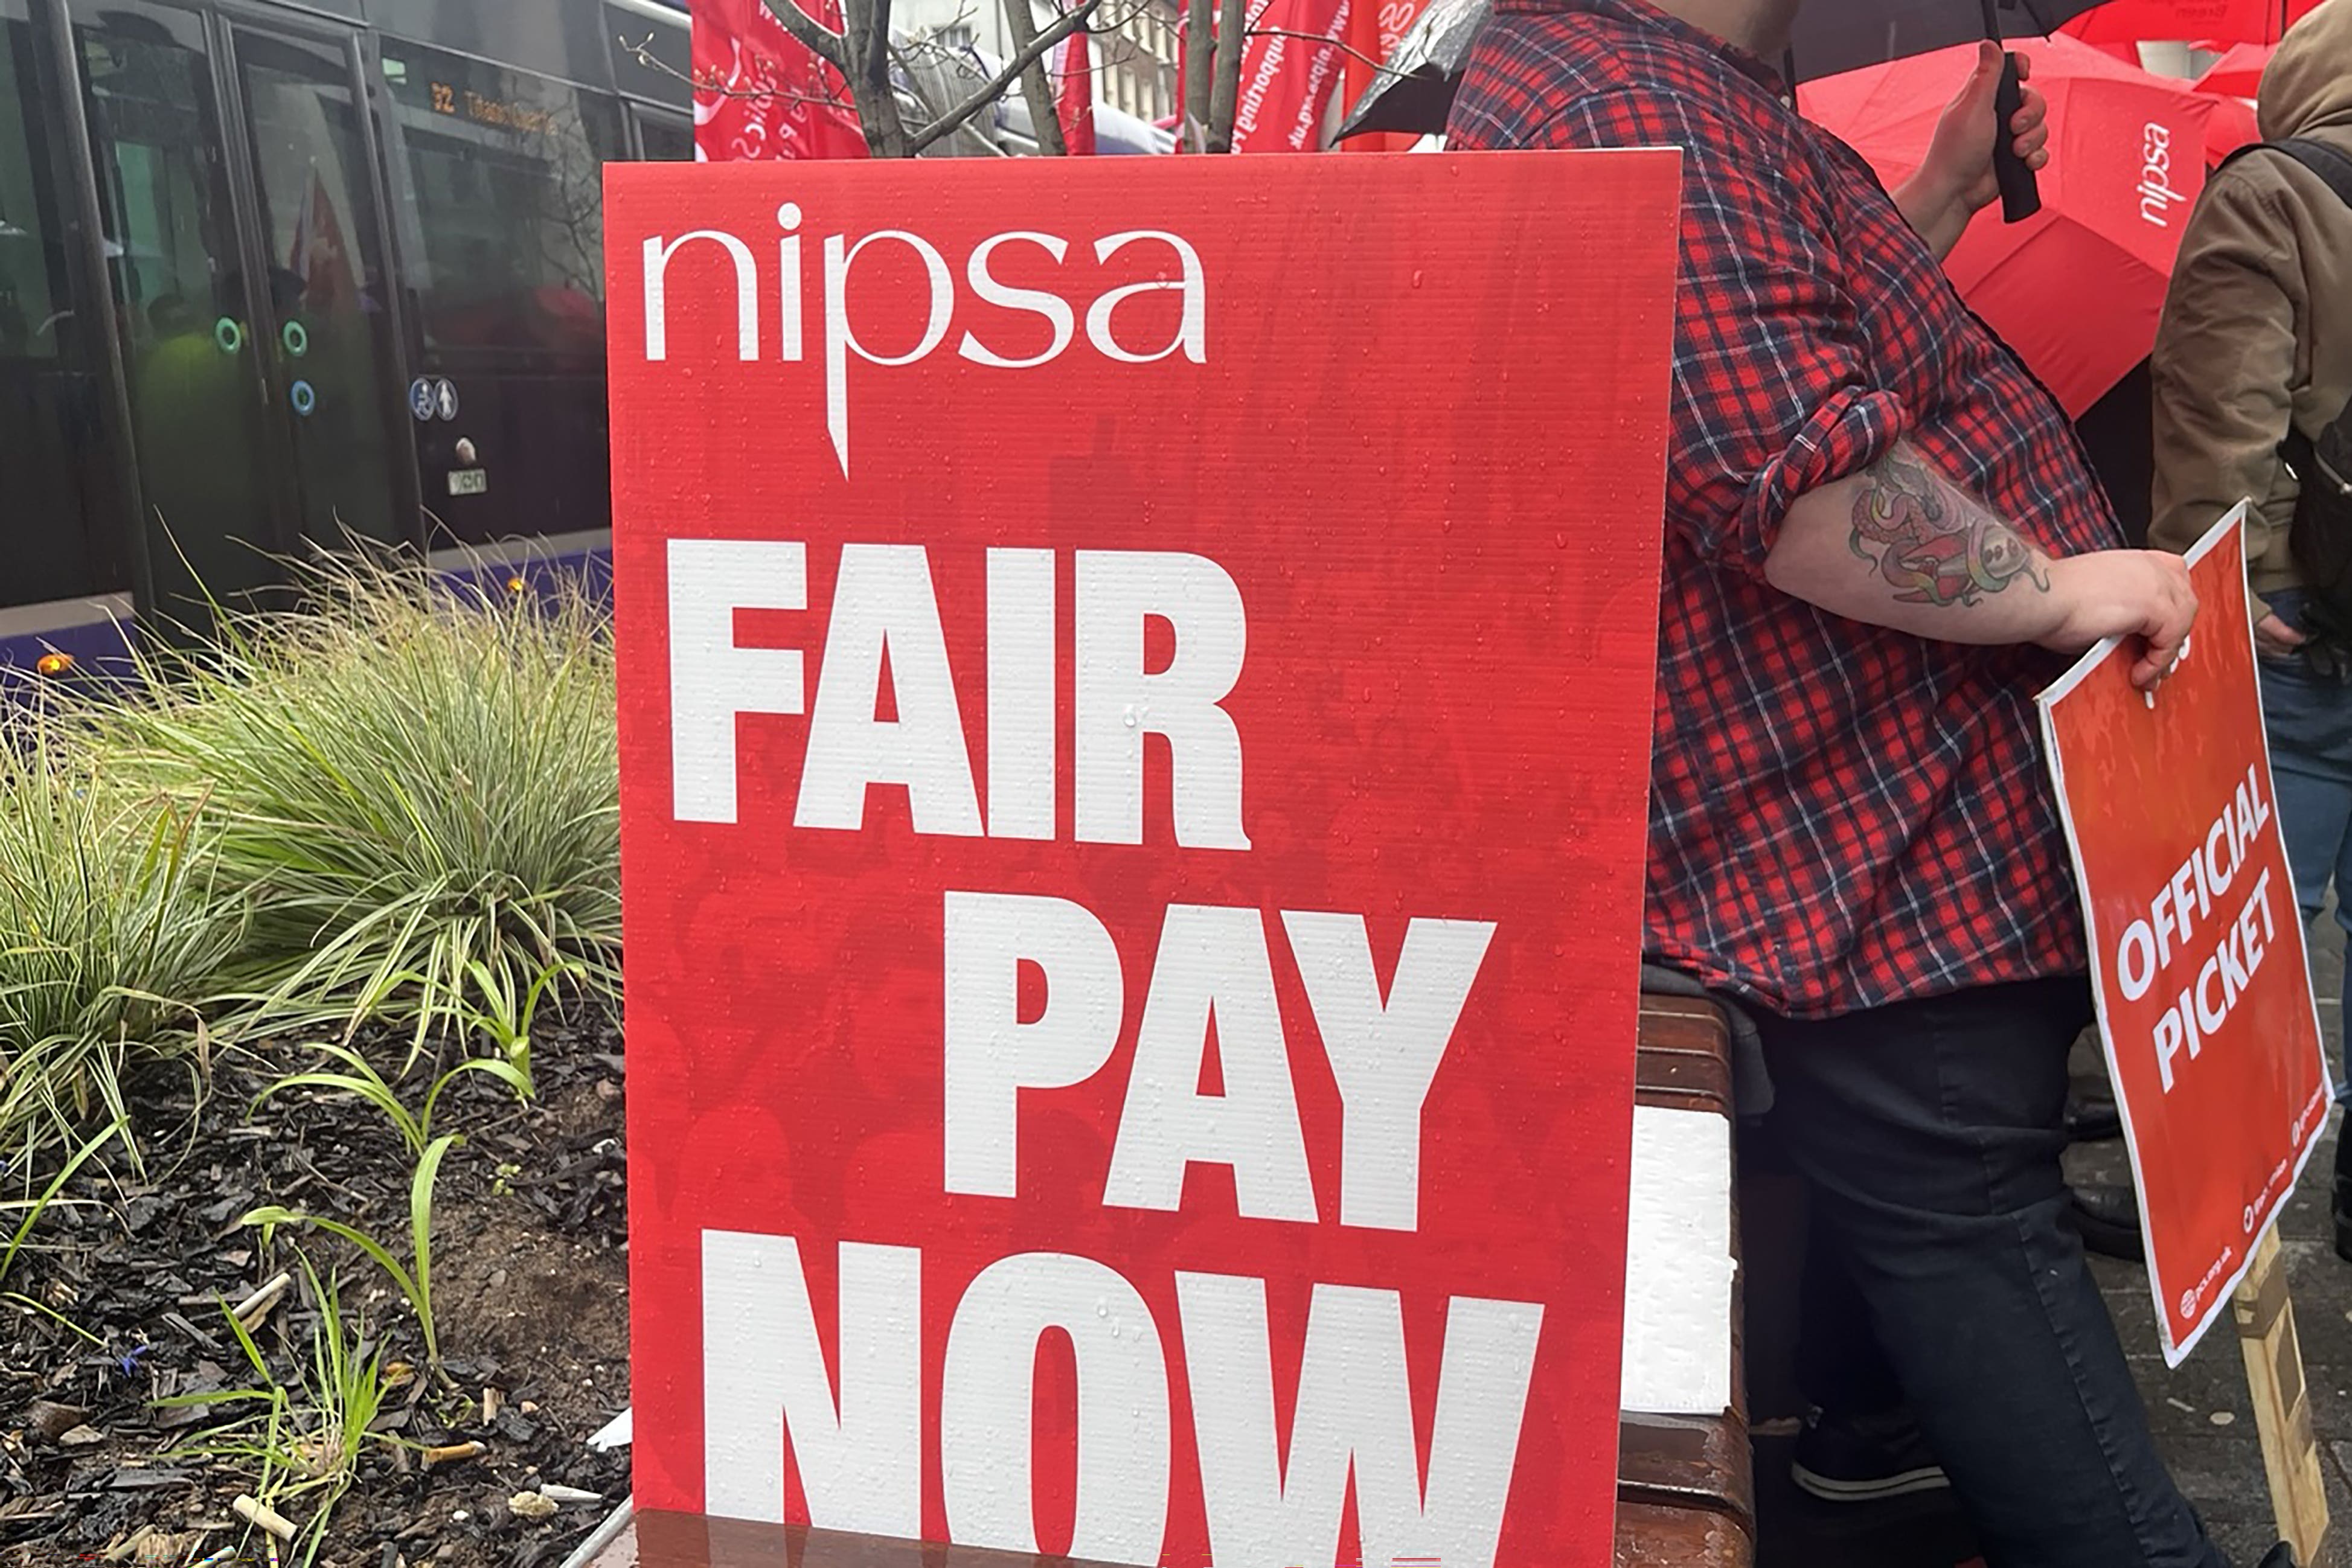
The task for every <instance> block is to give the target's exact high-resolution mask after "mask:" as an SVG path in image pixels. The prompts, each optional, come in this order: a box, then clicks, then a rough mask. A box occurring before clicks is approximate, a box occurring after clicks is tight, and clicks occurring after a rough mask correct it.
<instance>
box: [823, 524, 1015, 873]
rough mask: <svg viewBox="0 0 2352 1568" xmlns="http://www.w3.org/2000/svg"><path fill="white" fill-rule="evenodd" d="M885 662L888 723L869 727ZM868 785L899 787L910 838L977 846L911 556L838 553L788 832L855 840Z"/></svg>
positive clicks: (950, 677) (959, 720)
mask: <svg viewBox="0 0 2352 1568" xmlns="http://www.w3.org/2000/svg"><path fill="white" fill-rule="evenodd" d="M886 653H887V656H888V659H889V665H890V687H891V696H892V698H893V700H894V702H895V705H896V706H897V709H898V717H896V718H892V719H879V718H877V717H875V716H874V713H875V708H876V706H877V704H878V703H879V702H880V700H881V696H882V664H883V659H884V656H885V655H886ZM873 784H902V785H904V786H906V789H907V814H908V817H910V818H912V819H913V821H914V825H915V831H917V832H919V833H950V834H955V835H959V836H966V837H972V838H977V837H979V836H980V831H981V830H980V798H979V797H978V796H977V795H975V794H974V793H973V792H972V784H971V756H970V755H969V754H968V753H967V752H966V751H965V750H964V744H963V716H962V714H961V712H959V711H958V710H957V707H956V691H955V675H954V674H953V672H951V671H950V669H949V668H948V644H947V639H946V638H945V637H944V636H943V635H942V634H941V632H940V601H939V599H938V596H937V595H936V594H934V593H933V592H932V591H931V563H930V558H929V556H928V555H926V554H925V553H924V551H923V548H922V547H921V546H920V545H844V546H842V547H841V574H840V576H839V577H837V578H836V579H835V581H834V588H833V618H832V620H830V621H829V622H826V624H825V630H824V664H822V665H820V666H819V668H818V671H817V681H816V707H815V709H814V711H813V712H812V713H811V714H810V715H809V730H808V752H807V755H806V756H805V758H803V762H802V765H801V794H800V803H799V805H797V806H796V807H794V808H793V826H794V827H796V828H837V829H843V830H846V831H853V832H854V831H856V830H857V829H859V828H862V827H864V826H865V825H866V787H867V786H869V785H873Z"/></svg>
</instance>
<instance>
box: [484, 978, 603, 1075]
mask: <svg viewBox="0 0 2352 1568" xmlns="http://www.w3.org/2000/svg"><path fill="white" fill-rule="evenodd" d="M466 972H467V976H468V977H470V978H471V979H472V980H473V982H474V989H475V991H476V993H477V994H478V995H479V996H480V997H481V998H482V999H481V1002H480V1004H479V1005H478V1006H477V1007H475V1008H473V1009H471V1016H470V1018H469V1019H468V1022H469V1024H470V1027H471V1028H472V1030H474V1032H476V1033H478V1034H480V1035H483V1036H485V1037H487V1038H488V1040H489V1041H490V1043H491V1044H492V1045H493V1046H495V1047H497V1049H498V1052H499V1058H500V1059H501V1060H503V1061H505V1062H506V1063H507V1064H508V1065H509V1066H510V1067H512V1068H513V1069H514V1070H515V1071H516V1072H517V1073H518V1074H519V1075H520V1078H521V1083H520V1087H518V1088H517V1089H516V1090H515V1092H516V1094H517V1095H519V1096H520V1097H521V1098H523V1099H526V1100H528V1099H530V1094H531V1088H530V1084H531V1077H530V1030H531V1024H532V1022H533V1020H535V1019H537V1018H538V1016H539V1004H540V1003H541V1001H543V1000H545V999H546V998H547V997H548V996H549V995H551V993H553V992H555V991H557V990H560V989H561V988H562V986H563V985H564V984H565V983H567V982H571V983H578V982H580V981H581V980H582V979H583V972H582V970H581V967H580V966H579V965H578V964H576V963H573V962H572V961H571V960H569V959H565V960H561V961H559V962H556V963H553V964H550V965H549V966H548V967H546V968H544V969H542V970H541V971H540V972H539V974H538V975H537V976H536V977H533V979H532V980H531V982H530V985H529V986H527V987H525V988H523V990H522V992H521V993H520V995H518V994H517V993H516V990H515V985H514V981H515V977H513V976H512V975H510V974H504V973H501V972H499V971H498V970H495V969H493V968H491V967H489V966H488V965H487V964H482V963H474V964H469V965H467V969H466Z"/></svg>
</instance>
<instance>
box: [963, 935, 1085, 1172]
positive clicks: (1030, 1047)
mask: <svg viewBox="0 0 2352 1568" xmlns="http://www.w3.org/2000/svg"><path fill="white" fill-rule="evenodd" d="M945 920H946V928H947V936H946V957H945V961H944V966H943V969H944V973H943V977H942V979H941V982H940V986H941V990H942V992H943V994H944V996H945V998H946V1002H945V1007H944V1009H943V1011H944V1014H945V1023H944V1027H943V1030H942V1035H943V1041H942V1054H943V1056H944V1057H945V1059H946V1079H947V1115H946V1123H945V1125H946V1133H945V1137H946V1143H947V1163H946V1170H947V1178H946V1179H947V1190H948V1191H950V1192H972V1193H981V1194H984V1195H985V1196H987V1197H1013V1194H1014V1192H1015V1191H1016V1190H1017V1186H1018V1173H1019V1171H1020V1166H1021V1161H1020V1124H1019V1115H1018V1113H1019V1109H1020V1099H1021V1091H1023V1090H1024V1089H1067V1088H1070V1087H1071V1086H1073V1085H1075V1084H1079V1083H1084V1082H1086V1081H1087V1079H1089V1078H1092V1077H1093V1076H1094V1075H1095V1074H1096V1073H1097V1071H1101V1069H1102V1065H1103V1063H1104V1062H1106V1061H1109V1060H1110V1053H1111V1050H1112V1048H1113V1047H1114V1046H1116V1045H1118V1026H1119V1012H1120V1008H1121V1006H1122V1005H1123V999H1124V998H1125V995H1126V989H1125V986H1124V983H1123V982H1122V981H1121V979H1120V977H1119V967H1118V947H1117V946H1113V944H1112V942H1111V939H1110V933H1109V932H1108V931H1106V930H1104V929H1103V926H1102V922H1101V921H1099V920H1097V919H1096V918H1095V917H1094V916H1093V915H1090V914H1088V913H1087V911H1086V910H1085V909H1083V908H1081V907H1080V906H1078V905H1077V904H1072V903H1071V902H1070V901H1069V900H1067V899H1066V898H1045V897H1040V896H1037V895H1035V894H1017V893H1001V894H1000V893H950V894H948V895H947V904H946V915H945ZM1024 962H1027V963H1031V964H1034V965H1036V966H1037V967H1038V968H1039V970H1041V971H1042V972H1043V973H1044V975H1045V1010H1044V1011H1043V1012H1042V1013H1040V1014H1039V1015H1038V1016H1037V1017H1036V1018H1035V1019H1033V1020H1032V1021H1030V1022H1028V1023H1023V1022H1022V1021H1021V1004H1020V981H1021V966H1022V964H1023V963H1024Z"/></svg>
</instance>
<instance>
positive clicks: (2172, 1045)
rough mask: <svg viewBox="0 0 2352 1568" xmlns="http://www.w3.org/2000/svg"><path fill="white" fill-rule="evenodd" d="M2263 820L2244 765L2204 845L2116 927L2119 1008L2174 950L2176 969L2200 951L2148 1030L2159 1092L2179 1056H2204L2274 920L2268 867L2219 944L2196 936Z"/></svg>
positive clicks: (2253, 772) (2139, 993) (2266, 813)
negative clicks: (2178, 956) (2178, 954)
mask: <svg viewBox="0 0 2352 1568" xmlns="http://www.w3.org/2000/svg"><path fill="white" fill-rule="evenodd" d="M2270 821H2271V808H2270V802H2269V801H2268V800H2264V799H2263V791H2262V783H2261V775H2260V771H2259V769H2258V768H2252V767H2250V768H2247V769H2246V776H2245V778H2244V779H2241V780H2240V781H2239V783H2238V786H2237V789H2235V791H2234V792H2233V793H2232V795H2231V798H2230V799H2229V800H2225V801H2223V802H2222V804H2221V811H2220V813H2219V814H2218V815H2216V816H2215V817H2214V819H2213V821H2212V823H2211V824H2210V826H2209V827H2207V829H2206V830H2205V835H2204V837H2203V838H2202V839H2201V840H2199V841H2195V842H2194V843H2193V844H2192V845H2191V847H2190V849H2189V858H2188V859H2187V860H2184V861H2182V862H2180V867H2179V870H2177V871H2175V872H2174V873H2172V875H2171V877H2170V878H2169V879H2168V880H2167V881H2166V882H2165V883H2163V884H2161V885H2160V886H2158V888H2157V890H2156V896H2155V897H2154V898H2153V899H2151V900H2150V901H2149V903H2148V912H2147V915H2144V916H2142V917H2140V918H2137V919H2135V920H2134V921H2132V923H2131V924H2130V925H2126V926H2125V927H2124V930H2123V934H2122V936H2119V937H2117V938H2116V957H2115V966H2116V969H2115V972H2116V985H2117V987H2118V988H2120V989H2121V990H2122V992H2123V994H2124V998H2125V999H2126V1000H2127V1001H2137V1000H2139V998H2142V997H2144V996H2146V995H2147V993H2148V991H2149V989H2150V988H2153V987H2154V986H2155V984H2156V981H2157V977H2158V975H2159V974H2160V973H2162V972H2163V971H2165V970H2167V969H2168V968H2170V967H2171V966H2172V961H2173V952H2174V949H2175V947H2176V946H2179V947H2180V948H2182V949H2185V950H2186V951H2185V952H2184V954H2183V957H2182V963H2183V965H2184V966H2186V964H2187V963H2188V961H2189V957H2191V956H2194V954H2195V952H2196V951H2197V946H2204V947H2205V948H2206V956H2205V958H2204V961H2203V963H2202V964H2201V965H2200V966H2199V967H2196V968H2195V969H2193V970H2190V969H2187V968H2186V967H2184V969H2183V971H2182V972H2183V973H2184V974H2187V975H2188V976H2189V981H2188V984H2186V985H2184V986H2183V987H2181V988H2180V990H2179V995H2178V996H2177V997H2175V998H2174V1000H2173V1003H2172V1006H2171V1007H2170V1008H2169V1009H2167V1011H2166V1012H2165V1014H2164V1016H2163V1017H2162V1018H2160V1019H2158V1020H2157V1023H2156V1033H2155V1036H2154V1038H2153V1040H2152V1041H2151V1044H2152V1046H2153V1048H2154V1050H2155V1052H2156V1066H2157V1076H2158V1079H2159V1081H2160V1082H2162V1084H2163V1087H2164V1092H2166V1093H2170V1092H2172V1084H2173V1078H2174V1073H2175V1071H2176V1067H2175V1063H2176V1061H2177V1059H2178V1058H2179V1056H2180V1055H2181V1054H2182V1053H2183V1052H2184V1051H2185V1052H2186V1053H2187V1054H2188V1057H2189V1060H2190V1061H2196V1060H2197V1058H2198V1057H2199V1056H2200V1055H2201V1054H2202V1053H2203V1051H2204V1049H2205V1040H2206V1039H2207V1037H2208V1036H2210V1035H2211V1034H2212V1033H2213V1032H2214V1031H2215V1030H2219V1029H2220V1028H2221V1026H2222V1024H2223V1022H2224V1021H2225V1020H2226V1019H2228V1018H2229V1016H2230V1011H2231V1009H2232V1008H2234V1007H2236V1006H2237V1003H2238V998H2239V997H2240V996H2241V995H2242V993H2243V992H2244V991H2245V990H2246V988H2247V986H2248V984H2249V982H2250V981H2251V980H2252V978H2253V976H2254V972H2255V971H2256V970H2258V969H2260V968H2261V967H2262V963H2263V956H2264V955H2265V954H2266V953H2267V952H2268V951H2269V944H2270V942H2271V941H2272V939H2273V936H2274V933H2275V924H2274V921H2275V917H2274V916H2273V914H2272V912H2271V878H2270V873H2269V871H2268V870H2267V869H2266V870H2264V871H2263V873H2262V874H2261V875H2259V876H2258V877H2256V878H2255V879H2254V882H2253V885H2252V888H2251V890H2250V891H2249V892H2248V893H2247V894H2246V895H2245V896H2244V898H2242V900H2241V901H2240V902H2239V904H2237V906H2236V908H2235V909H2234V910H2232V911H2230V912H2229V913H2227V914H2225V915H2224V921H2225V924H2224V925H2222V927H2221V936H2220V940H2219V942H2218V944H2217V943H2215V941H2214V938H2213V936H2212V934H2211V933H2210V931H2207V932H2206V933H2205V935H2204V936H2203V937H2202V938H2201V940H2200V936H2199V933H2200V931H2202V930H2204V928H2205V923H2206V922H2207V921H2209V920H2210V918H2211V917H2212V914H2213V905H2214V903H2215V901H2216V900H2218V899H2220V898H2221V897H2222V895H2224V894H2227V893H2228V892H2229V891H2230V889H2231V885H2232V884H2233V883H2236V882H2237V880H2238V873H2239V871H2240V870H2241V869H2242V867H2243V866H2244V865H2245V863H2246V857H2247V855H2248V853H2249V852H2251V851H2252V848H2253V846H2254V842H2255V840H2256V839H2257V837H2258V836H2259V835H2260V834H2261V833H2262V831H2263V830H2264V829H2265V828H2267V827H2269V826H2270ZM2257 926H2259V927H2260V929H2259V930H2257ZM2192 944H2193V945H2197V946H2192Z"/></svg>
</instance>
